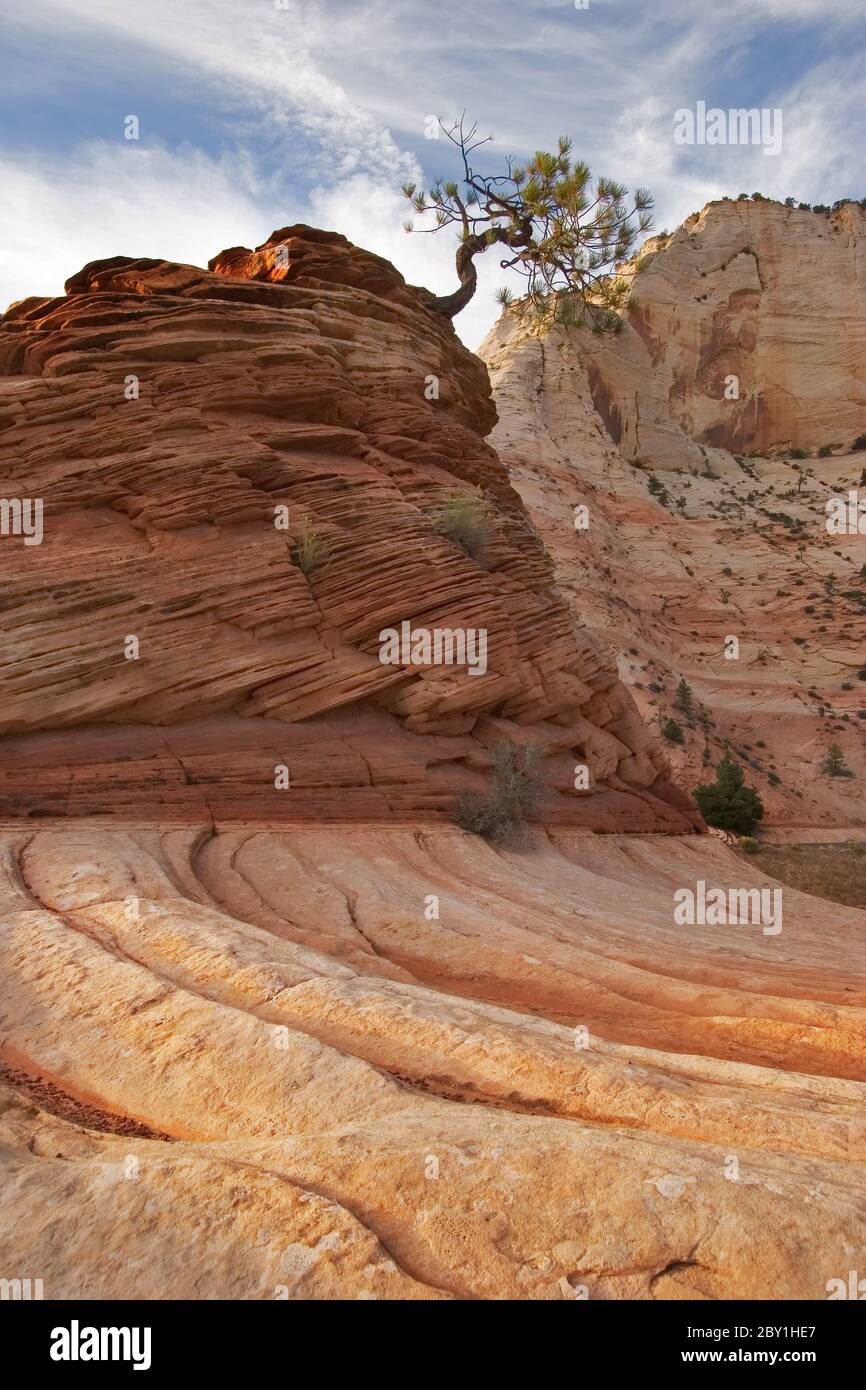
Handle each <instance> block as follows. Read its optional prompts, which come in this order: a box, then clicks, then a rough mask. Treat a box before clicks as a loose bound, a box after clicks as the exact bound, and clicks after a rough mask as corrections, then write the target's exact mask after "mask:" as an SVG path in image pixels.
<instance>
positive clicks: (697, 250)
mask: <svg viewBox="0 0 866 1390" xmlns="http://www.w3.org/2000/svg"><path fill="white" fill-rule="evenodd" d="M863 216H864V214H863V213H862V212H861V210H860V209H859V208H850V209H848V210H847V211H846V212H845V215H844V216H843V215H842V214H839V215H837V216H836V217H835V218H830V219H828V218H825V217H823V216H822V215H820V214H812V213H805V212H804V213H798V214H796V215H794V214H791V216H790V217H788V215H787V209H785V208H783V207H779V206H778V205H770V204H763V203H760V204H741V203H736V204H728V203H723V204H711V205H710V206H709V207H708V208H706V209H705V210H704V212H703V213H702V214H701V215H700V217H698V218H694V219H690V220H689V223H687V224H686V226H685V227H684V228H681V229H680V230H679V231H678V232H676V233H675V234H674V236H673V237H672V238H670V239H669V241H668V242H667V243H666V244H662V245H661V246H660V249H658V250H657V251H655V253H653V252H652V251H650V253H648V255H647V261H648V268H647V269H646V270H645V271H644V272H643V273H641V274H640V275H638V276H637V279H636V285H635V292H636V294H637V296H638V308H637V310H636V312H635V314H634V316H633V319H632V322H631V324H630V325H628V326H627V327H626V329H625V331H624V332H623V334H621V335H618V336H615V337H607V338H598V337H593V336H592V335H591V334H588V333H586V332H583V331H580V330H577V329H575V328H571V327H565V326H563V325H556V326H555V327H553V328H549V329H548V328H542V327H540V326H539V325H538V324H537V323H536V324H533V323H532V322H531V321H528V320H527V319H525V318H521V316H520V315H519V313H518V312H517V311H516V310H514V309H512V310H510V311H508V312H506V313H505V314H504V315H503V317H502V318H501V319H500V322H499V324H498V325H497V326H496V328H495V329H494V331H493V332H492V333H491V334H490V335H489V337H488V339H487V340H486V342H485V344H484V345H483V346H482V348H481V349H480V351H481V353H482V356H483V357H484V358H485V360H486V361H487V363H488V365H489V367H490V371H491V378H492V381H493V384H494V394H495V398H496V403H497V409H498V412H499V422H498V424H497V426H496V428H495V430H494V432H493V434H492V435H491V441H492V442H493V443H494V444H495V445H496V447H497V449H498V451H499V453H500V455H501V456H502V458H503V459H504V460H505V462H506V463H507V464H508V467H509V472H510V476H511V478H512V480H513V482H514V485H515V487H516V488H517V489H518V491H519V492H520V494H521V496H522V497H523V499H524V501H525V503H526V505H527V507H528V509H529V512H530V515H531V516H532V519H533V521H534V523H535V525H536V527H537V528H538V530H539V532H540V534H541V535H542V536H543V537H544V540H545V544H546V545H547V547H548V549H549V550H550V552H551V554H552V555H553V557H554V561H555V565H556V579H557V583H558V586H559V588H560V590H561V592H562V593H563V594H564V595H566V596H567V598H568V600H569V603H570V606H571V610H572V612H573V613H574V614H575V615H576V617H577V618H578V620H579V621H580V622H581V623H582V624H584V625H586V626H588V627H590V628H592V629H593V630H594V631H595V632H596V633H597V635H598V636H599V638H600V639H601V640H603V641H605V642H606V643H608V644H610V645H611V646H612V647H614V648H615V650H616V651H617V654H618V659H619V673H620V676H621V678H622V679H623V680H624V682H625V683H626V684H627V685H628V686H629V687H630V688H631V689H632V691H633V692H634V694H635V698H636V700H637V702H638V706H639V708H640V710H641V712H642V714H643V715H644V718H645V719H647V720H648V721H652V722H653V723H655V724H656V726H657V727H659V726H660V725H661V724H662V723H663V722H664V721H665V720H666V719H669V718H673V719H675V720H676V721H677V722H678V723H680V724H681V726H682V728H683V734H684V742H683V744H682V745H677V744H670V745H669V756H670V759H671V762H672V765H673V770H674V776H675V778H676V780H677V781H678V782H679V783H680V785H681V786H682V787H683V788H684V789H686V790H689V791H691V790H692V789H693V788H694V787H696V786H697V785H699V784H700V783H703V782H706V781H711V780H712V779H713V776H714V774H713V771H712V769H713V767H714V766H715V765H716V764H717V763H718V761H719V759H720V758H721V756H722V755H723V754H724V753H725V752H730V753H731V754H732V755H733V756H734V757H735V759H736V760H738V761H740V762H741V763H743V764H744V765H745V766H746V770H747V775H748V777H749V780H750V781H751V782H752V783H754V784H755V785H756V786H757V787H758V790H759V792H760V795H761V797H762V799H763V801H764V804H765V808H766V812H767V816H766V820H767V823H768V824H772V826H773V827H782V826H786V827H795V826H802V827H816V826H819V827H821V828H822V831H823V828H824V827H834V826H838V827H847V828H851V827H858V826H859V827H862V826H863V825H864V807H866V803H864V798H863V791H862V788H863V779H864V778H866V747H864V735H866V723H864V720H866V683H864V680H866V645H864V632H866V623H864V615H866V521H864V522H863V523H862V525H863V529H862V531H861V532H859V533H858V532H857V531H856V530H851V531H849V532H846V533H844V534H831V533H830V532H828V529H827V521H828V513H827V506H828V502H830V501H831V499H842V500H844V501H846V502H847V499H848V498H849V494H850V493H851V492H852V490H853V492H854V494H855V496H856V495H857V489H858V485H859V480H860V476H861V472H862V471H863V470H864V469H866V451H862V450H861V451H858V452H853V453H849V452H841V451H839V450H836V451H835V452H831V454H830V455H829V456H828V457H810V458H808V460H806V461H800V460H797V459H792V458H791V457H790V455H786V454H780V455H776V456H773V457H766V458H764V457H758V456H754V457H746V456H745V455H744V454H741V453H738V454H732V453H730V452H728V451H727V450H726V449H725V448H722V447H717V446H713V445H710V444H708V443H705V442H703V440H705V439H707V438H709V437H710V436H711V435H713V430H712V429H710V427H709V426H708V425H707V424H706V422H707V421H708V420H709V419H710V415H711V411H710V407H709V405H707V406H706V409H705V408H704V405H705V404H706V402H704V404H702V401H703V397H700V394H699V393H700V391H701V390H702V389H703V387H702V386H701V384H700V383H701V379H702V378H701V372H702V371H703V368H702V367H701V361H702V357H701V354H702V353H704V352H709V351H710V345H711V344H712V343H713V342H714V341H715V338H714V336H713V335H714V333H715V329H714V328H713V323H714V322H715V319H714V315H715V314H716V312H717V309H718V305H719V304H721V303H722V302H724V303H727V302H728V300H727V298H725V295H723V294H722V288H720V287H723V286H726V285H728V281H729V277H730V275H731V274H732V273H733V268H734V266H735V264H736V262H735V261H730V262H729V261H727V260H726V255H727V249H730V246H732V245H733V244H734V243H736V242H737V238H738V237H739V238H740V239H743V238H748V239H749V242H750V245H752V246H753V248H754V256H753V257H752V262H754V261H755V259H757V261H758V262H759V263H760V264H761V265H762V266H764V267H765V283H766V296H767V301H766V303H765V302H764V300H763V299H762V301H761V304H762V305H763V307H762V309H761V313H760V316H759V328H760V332H759V334H758V338H757V339H756V341H754V342H752V340H751V339H749V342H750V343H751V346H750V347H749V348H748V349H746V348H745V347H744V348H743V356H742V360H740V359H734V358H732V357H730V356H725V357H724V361H723V362H722V365H720V366H719V367H718V371H717V373H716V377H714V380H717V379H718V373H720V372H721V371H722V366H724V368H725V370H727V369H730V370H731V371H734V372H740V374H741V379H742V382H743V383H745V382H747V381H749V382H751V383H752V385H751V386H750V387H749V390H755V391H758V392H759V393H763V395H765V396H766V397H767V399H775V397H773V394H772V391H770V384H769V383H770V380H771V377H772V376H773V372H774V371H775V370H776V368H778V371H779V372H780V373H781V370H782V369H781V366H780V365H779V364H780V363H788V364H790V363H791V362H793V361H800V360H801V359H802V372H801V375H800V376H799V377H797V378H796V379H795V378H794V377H793V376H792V372H793V369H791V371H790V372H788V371H787V368H786V375H785V380H786V381H788V382H789V383H792V385H791V389H792V391H794V396H793V397H791V399H794V400H795V403H796V411H795V413H796V414H797V418H798V419H801V420H803V421H805V422H807V423H808V430H807V431H806V433H805V434H802V435H797V434H795V435H794V436H793V437H794V438H803V439H806V438H809V439H811V438H813V437H815V438H817V437H818V436H819V435H820V437H821V442H822V443H825V442H828V441H843V440H846V436H847V437H848V438H847V442H848V443H850V436H852V435H853V434H854V433H855V432H858V433H859V432H866V404H864V400H863V396H862V392H861V388H860V386H858V385H857V379H859V374H861V373H862V368H863V362H864V360H866V358H864V355H863V353H862V351H860V349H859V348H858V346H857V344H858V343H859V342H861V341H862V335H863V334H866V300H864V289H863V286H864V279H863V275H862V270H861V268H860V259H859V258H861V257H862V254H863V251H862V248H863V245H864V238H863V235H862V229H861V224H862V220H863ZM855 224H856V225H855ZM803 229H805V230H803ZM819 233H820V236H821V237H823V238H825V239H826V238H829V239H830V242H831V243H832V244H829V243H828V248H827V255H828V257H829V258H830V262H831V263H832V264H833V266H834V267H835V272H834V274H828V275H827V276H825V275H824V274H823V272H822V274H821V276H820V277H819V278H818V280H817V283H815V285H814V295H813V299H812V301H811V307H810V308H809V309H808V312H807V309H806V307H805V296H806V278H805V277H806V276H807V268H809V270H810V273H812V274H814V264H816V263H817V262H816V261H815V257H816V256H817V248H816V247H815V246H813V245H812V238H814V237H818V236H819ZM822 244H823V243H822ZM726 248H727V249H726ZM834 248H835V249H834ZM723 253H724V254H723ZM833 256H836V257H837V260H832V257H833ZM716 262H718V267H717V270H716V271H713V269H712V266H713V265H714V264H716ZM725 267H727V268H725ZM834 275H835V276H838V277H839V278H834ZM714 276H715V279H714ZM698 281H699V282H700V284H701V285H702V286H703V287H704V289H703V291H702V292H701V294H700V295H698V294H697V292H696V289H695V286H696V284H697V282H698ZM693 282H694V283H693ZM714 287H715V288H714ZM693 291H694V292H693ZM731 294H733V291H731ZM822 296H824V298H823V299H822ZM663 306H666V307H663ZM843 306H844V322H845V325H847V326H845V327H843V325H842V321H841V316H842V315H843ZM647 324H650V326H651V333H650V330H649V329H647ZM762 335H763V336H762ZM650 336H651V337H652V342H651V343H650V341H649V339H650ZM744 341H745V340H744ZM771 343H775V348H771ZM807 345H808V351H807ZM720 351H721V350H720ZM774 354H775V355H774ZM843 358H844V361H843V360H842V359H843ZM817 359H820V360H821V361H822V362H823V364H824V365H823V368H822V370H821V371H820V372H813V370H812V367H813V365H814V362H815V360H817ZM720 361H721V359H720ZM673 363H675V364H676V371H675V372H674V369H673V367H672V364H673ZM773 363H775V364H776V367H773ZM846 364H847V365H846ZM675 379H676V383H679V385H676V386H675ZM684 382H685V383H686V385H685V386H683V388H682V390H681V389H680V386H682V383H684ZM815 392H818V393H819V394H820V393H823V395H822V396H821V399H820V401H819V400H818V397H817V396H816V395H815ZM696 393H697V394H696ZM831 400H835V402H836V407H837V413H836V424H835V428H834V429H832V430H831V429H829V427H828V428H827V432H826V433H822V431H824V430H825V424H826V420H825V416H826V411H827V410H829V409H830V406H829V402H830V401H831ZM745 403H746V393H745V392H744V394H743V395H742V397H741V400H740V402H739V403H737V402H726V403H724V404H722V403H721V402H720V401H719V400H718V399H717V398H716V397H713V400H712V409H713V410H723V409H730V410H731V411H732V412H733V413H734V414H736V411H738V410H741V409H744V408H745ZM708 412H709V413H708ZM734 414H732V417H731V418H732V419H733V418H734ZM713 418H715V417H713ZM767 418H769V417H767ZM702 422H703V423H702ZM705 426H706V427H705ZM737 428H739V427H737ZM785 428H786V429H787V426H786V427H785ZM689 429H691V430H693V431H694V434H693V435H691V434H689V433H688V432H687V431H688V430H689ZM762 429H763V427H762ZM788 436H790V431H788ZM713 437H716V438H717V439H719V440H720V439H721V436H720V435H719V434H718V432H717V431H716V433H715V435H714V436H713ZM769 437H770V436H769V435H767V434H766V432H764V433H762V430H761V429H758V428H757V427H756V429H755V431H754V432H753V434H752V435H750V437H749V440H748V443H749V445H750V447H752V448H755V449H757V448H758V447H759V446H760V441H761V440H762V439H764V440H765V441H766V440H768V439H769ZM780 437H785V434H784V431H782V435H781V436H780ZM800 469H802V470H807V472H805V473H801V472H800V471H798V470H800ZM653 475H654V477H653ZM651 487H652V488H654V489H655V493H653V492H652V491H651V490H650V489H651ZM581 507H583V508H585V509H586V512H585V514H584V515H583V516H580V515H579V514H578V513H576V510H575V509H576V508H581ZM576 525H577V529H576ZM730 638H735V639H736V643H737V646H736V648H734V647H732V646H731V645H730V641H729V639H730ZM729 652H736V655H735V656H729V655H728V653H729ZM681 678H685V679H686V681H687V683H688V684H689V685H690V686H691V688H692V691H693V701H692V708H691V709H690V710H685V711H684V710H682V709H680V708H678V706H677V703H676V690H677V686H678V683H679V681H680V679H681ZM833 743H837V744H838V745H839V746H840V748H841V749H842V752H843V756H844V759H845V763H846V765H847V767H848V768H849V770H850V771H851V772H852V773H853V774H854V775H853V777H829V776H827V775H826V773H825V771H824V765H825V762H826V758H827V755H828V752H829V749H830V746H831V744H833ZM818 838H821V837H820V836H819V837H818Z"/></svg>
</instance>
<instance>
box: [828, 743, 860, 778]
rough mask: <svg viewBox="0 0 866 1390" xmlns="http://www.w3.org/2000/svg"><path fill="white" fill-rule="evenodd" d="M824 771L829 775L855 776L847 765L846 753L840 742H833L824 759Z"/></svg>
mask: <svg viewBox="0 0 866 1390" xmlns="http://www.w3.org/2000/svg"><path fill="white" fill-rule="evenodd" d="M823 771H824V772H826V773H827V775H828V776H829V777H853V776H854V773H853V772H852V771H851V769H850V767H848V766H846V763H845V755H844V753H843V752H842V749H841V748H840V747H839V745H838V743H831V744H830V747H829V749H828V750H827V756H826V758H825V759H824V763H823Z"/></svg>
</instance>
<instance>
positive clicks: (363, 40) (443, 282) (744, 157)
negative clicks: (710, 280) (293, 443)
mask: <svg viewBox="0 0 866 1390" xmlns="http://www.w3.org/2000/svg"><path fill="white" fill-rule="evenodd" d="M15 8H16V9H18V10H19V12H18V13H12V14H8V15H6V16H2V15H0V51H2V55H3V61H2V65H0V73H2V78H0V84H2V85H0V191H2V205H0V308H5V307H6V305H7V304H8V303H10V302H12V301H13V300H15V299H18V298H21V297H22V296H24V295H26V294H51V293H56V292H59V291H61V289H62V284H63V281H64V279H65V278H66V277H67V276H68V275H70V274H71V273H72V272H73V271H75V270H77V269H79V268H80V266H81V265H83V264H84V263H85V262H86V261H88V260H93V259H95V258H97V257H101V256H110V255H119V254H123V255H146V256H164V257H166V258H168V259H173V260H184V261H191V262H194V263H196V264H200V265H203V264H205V263H206V262H207V260H208V258H209V257H210V256H212V255H214V254H215V253H216V252H217V251H218V250H220V249H222V248H223V247H225V246H231V245H239V244H243V245H248V246H252V245H256V244H258V243H259V242H261V241H264V240H265V238H266V237H267V236H268V235H269V233H270V232H271V231H272V230H273V229H274V228H275V227H279V226H284V225H286V224H287V223H291V222H295V221H308V222H312V223H315V224H316V225H319V226H325V227H330V228H334V229H336V230H338V231H341V232H344V233H345V234H346V235H347V236H349V237H351V238H352V240H354V241H357V242H359V243H360V244H362V245H364V246H367V247H369V248H370V249H371V250H374V251H377V252H379V253H380V254H382V255H385V256H388V257H389V258H390V259H391V260H393V261H394V262H395V264H396V265H397V266H398V267H399V269H400V270H401V271H402V272H403V273H404V274H405V276H406V278H407V279H408V280H410V281H412V282H413V283H424V284H427V285H429V286H430V288H431V289H434V290H437V291H440V292H442V291H447V290H449V289H451V288H453V287H454V283H455V281H454V274H453V250H454V244H453V233H452V232H450V231H444V232H442V233H440V234H439V235H437V236H412V237H409V236H407V235H406V234H405V233H404V232H403V231H402V229H401V222H402V219H403V218H404V216H405V215H406V213H407V206H406V204H405V200H404V199H403V198H402V196H401V194H400V192H399V187H400V184H401V182H403V181H404V180H406V179H407V178H411V179H415V180H418V181H419V182H425V181H429V180H430V179H432V178H433V177H434V176H435V175H436V174H437V173H440V172H441V173H449V172H451V171H452V164H451V160H450V158H449V156H450V151H449V149H448V147H447V146H446V145H445V144H444V142H443V141H441V140H440V141H435V140H429V139H426V138H425V134H424V132H425V121H426V119H427V117H428V116H429V115H432V114H437V115H442V116H444V117H449V116H451V115H453V114H454V113H457V112H459V111H460V110H462V109H464V108H466V109H467V110H468V111H469V113H470V114H471V116H472V117H474V118H476V119H477V120H478V122H479V124H480V126H481V128H482V130H483V131H484V133H491V134H493V135H494V136H495V137H496V139H495V143H494V144H493V145H491V146H490V147H489V151H488V156H487V158H488V160H489V165H490V167H491V168H493V167H494V166H496V165H498V163H499V161H500V160H501V159H502V158H503V157H504V155H506V154H508V153H514V154H516V155H518V156H522V155H525V154H526V153H527V152H529V151H531V150H533V149H536V148H539V147H541V148H547V147H549V146H550V145H551V144H552V143H554V142H555V140H556V137H557V136H558V135H559V134H565V133H567V134H570V135H572V136H573V138H574V147H575V153H576V154H578V155H580V156H581V157H583V158H585V159H586V160H587V161H588V162H589V164H590V165H591V167H592V170H593V172H594V173H603V174H608V175H611V176H613V177H615V178H618V179H620V180H622V181H623V182H624V183H626V184H627V185H628V186H629V187H634V186H636V185H637V184H643V185H646V186H648V187H649V188H650V190H651V191H652V192H653V194H654V195H655V199H656V207H657V211H656V226H657V228H658V229H662V228H665V227H667V228H673V227H674V226H675V225H676V224H677V223H678V222H679V221H681V220H682V218H683V217H685V216H687V215H688V214H689V213H690V212H693V211H696V210H697V209H698V208H700V207H702V206H703V205H704V203H705V202H707V201H708V200H709V199H710V198H713V197H718V196H720V195H721V194H723V193H729V194H733V195H736V194H737V193H739V192H741V191H746V192H753V191H754V190H756V189H757V190H759V191H761V192H763V193H766V194H768V195H770V196H775V197H780V198H784V197H786V196H787V195H789V194H790V195H793V196H795V197H797V198H799V199H803V200H804V201H809V202H815V201H823V202H832V201H834V200H835V199H836V198H838V197H842V196H849V195H850V196H856V197H863V196H866V160H864V157H863V150H864V148H866V61H864V59H866V5H864V3H863V0H725V2H724V3H717V2H716V0H589V4H588V7H587V8H586V9H578V8H576V5H575V0H522V3H520V4H517V3H504V2H503V0H481V3H480V4H478V5H475V6H469V5H467V4H466V3H465V0H435V3H434V0H355V2H354V3H351V4H348V3H343V0H319V2H318V3H313V2H311V0H28V2H27V4H26V6H25V5H21V6H16V7H15ZM699 100H702V101H705V102H706V103H707V105H708V106H719V107H722V108H725V109H727V108H729V107H732V106H749V107H768V108H773V109H775V108H778V109H781V111H782V113H783V126H782V130H783V140H782V149H781V152H780V153H779V154H778V155H775V156H773V155H769V156H768V155H765V154H764V152H763V150H762V149H761V148H760V147H759V146H743V145H731V146H681V145H677V144H675V142H674V140H673V120H674V112H675V111H676V110H677V109H678V108H681V107H688V106H692V107H693V106H694V105H695V103H696V102H697V101H699ZM129 115H135V116H137V117H138V120H139V123H140V139H139V140H138V141H130V140H126V139H124V134H123V131H124V119H125V117H127V116H129ZM494 257H495V252H491V253H488V255H487V257H486V258H483V259H482V261H481V263H480V266H479V268H480V270H481V277H480V279H481V285H480V289H479V293H478V295H477V296H476V299H475V300H474V301H473V303H472V304H471V305H470V307H469V308H468V309H467V310H466V311H465V312H464V313H463V314H461V315H460V316H459V318H458V319H457V320H456V324H457V327H458V330H459V331H460V332H461V334H462V335H463V337H464V338H465V340H466V341H467V342H469V343H470V345H473V346H474V345H475V344H476V343H477V342H478V341H479V340H480V338H481V336H483V333H484V332H485V331H486V329H487V328H488V327H489V326H490V324H491V322H492V321H493V319H494V318H495V317H496V314H497V312H498V310H497V306H496V305H495V303H494V301H493V289H494V288H495V287H496V286H497V285H499V284H501V283H503V280H504V277H503V275H502V272H501V271H499V269H498V264H497V261H496V260H495V259H494ZM518 288H519V285H518Z"/></svg>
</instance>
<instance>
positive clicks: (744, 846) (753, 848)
mask: <svg viewBox="0 0 866 1390" xmlns="http://www.w3.org/2000/svg"><path fill="white" fill-rule="evenodd" d="M760 848H761V846H760V845H759V844H758V842H757V840H756V839H755V837H754V835H741V836H740V849H741V850H743V851H744V853H746V854H757V853H758V850H759V849H760Z"/></svg>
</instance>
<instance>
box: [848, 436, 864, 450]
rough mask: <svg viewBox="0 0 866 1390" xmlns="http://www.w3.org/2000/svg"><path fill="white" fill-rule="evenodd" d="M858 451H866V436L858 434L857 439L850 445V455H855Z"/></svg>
mask: <svg viewBox="0 0 866 1390" xmlns="http://www.w3.org/2000/svg"><path fill="white" fill-rule="evenodd" d="M858 449H866V434H858V436H857V438H856V439H855V440H854V443H853V444H852V445H851V452H852V454H853V453H855V452H856V451H857V450H858Z"/></svg>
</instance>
